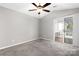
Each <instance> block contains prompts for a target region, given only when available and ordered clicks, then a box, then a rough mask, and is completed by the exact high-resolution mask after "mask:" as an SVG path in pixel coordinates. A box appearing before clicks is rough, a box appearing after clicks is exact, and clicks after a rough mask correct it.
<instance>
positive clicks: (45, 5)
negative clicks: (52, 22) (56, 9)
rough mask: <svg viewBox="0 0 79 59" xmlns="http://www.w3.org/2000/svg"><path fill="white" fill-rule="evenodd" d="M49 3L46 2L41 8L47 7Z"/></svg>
mask: <svg viewBox="0 0 79 59" xmlns="http://www.w3.org/2000/svg"><path fill="white" fill-rule="evenodd" d="M50 4H51V3H46V4H44V5H43V8H45V7H47V6H48V5H50Z"/></svg>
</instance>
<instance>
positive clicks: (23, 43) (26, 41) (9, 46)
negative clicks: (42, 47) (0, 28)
mask: <svg viewBox="0 0 79 59" xmlns="http://www.w3.org/2000/svg"><path fill="white" fill-rule="evenodd" d="M33 40H37V39H31V40H28V41H24V42H20V43H17V44H13V45H9V46H5V47H1V48H0V50H2V49H5V48H9V47H13V46H16V45H20V44H24V43H27V42H31V41H33Z"/></svg>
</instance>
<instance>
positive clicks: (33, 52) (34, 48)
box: [0, 39, 79, 56]
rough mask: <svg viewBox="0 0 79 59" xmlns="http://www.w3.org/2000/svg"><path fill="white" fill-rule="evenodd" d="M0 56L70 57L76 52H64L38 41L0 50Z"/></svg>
mask: <svg viewBox="0 0 79 59" xmlns="http://www.w3.org/2000/svg"><path fill="white" fill-rule="evenodd" d="M0 55H1V56H70V55H79V54H78V52H77V53H76V51H75V52H73V51H72V50H66V49H62V48H59V47H57V45H55V44H51V42H50V41H48V40H43V39H38V40H34V41H31V42H27V43H24V44H20V45H17V46H13V47H10V48H6V49H2V50H0Z"/></svg>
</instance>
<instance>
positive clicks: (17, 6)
mask: <svg viewBox="0 0 79 59" xmlns="http://www.w3.org/2000/svg"><path fill="white" fill-rule="evenodd" d="M42 4H44V3H42ZM53 5H56V7H53ZM0 6H3V7H6V8H9V9H12V10H16V11H19V12H22V13H25V14H27V15H30V16H33V17H36V18H41V17H43V16H46V15H47V14H49V13H51V12H53V11H54V10H65V9H73V8H79V3H52V4H51V5H49V6H47V7H46V8H45V9H48V10H50V11H51V12H49V13H47V12H44V11H41V14H40V15H38V13H37V11H28V10H29V9H34V8H36V7H35V6H33V5H32V4H31V3H0Z"/></svg>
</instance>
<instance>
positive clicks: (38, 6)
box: [29, 3, 51, 14]
mask: <svg viewBox="0 0 79 59" xmlns="http://www.w3.org/2000/svg"><path fill="white" fill-rule="evenodd" d="M50 4H51V3H45V4H44V5H43V6H42V5H41V4H40V3H39V5H36V4H35V3H32V5H34V6H35V7H36V8H37V9H30V10H29V11H38V10H42V11H45V12H50V10H47V9H44V8H45V7H47V6H49V5H50ZM38 14H40V11H38Z"/></svg>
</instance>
